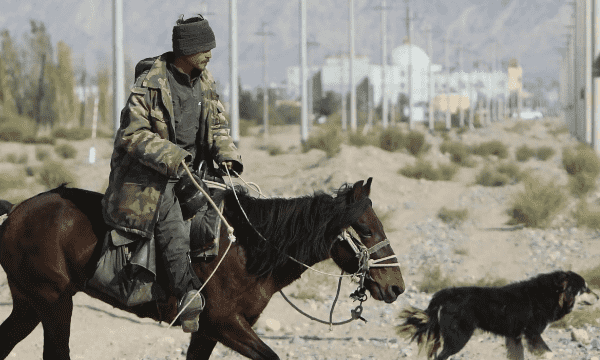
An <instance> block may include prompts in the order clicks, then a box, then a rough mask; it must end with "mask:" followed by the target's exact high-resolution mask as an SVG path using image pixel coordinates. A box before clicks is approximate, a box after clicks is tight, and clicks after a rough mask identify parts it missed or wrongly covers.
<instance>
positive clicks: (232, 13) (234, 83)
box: [229, 0, 240, 146]
mask: <svg viewBox="0 0 600 360" xmlns="http://www.w3.org/2000/svg"><path fill="white" fill-rule="evenodd" d="M237 35H238V29H237V0H229V84H230V85H229V87H230V88H231V90H230V96H229V114H230V117H231V137H232V139H233V142H234V144H235V145H236V146H238V145H239V142H240V100H239V84H238V45H237V43H238V39H237Z"/></svg>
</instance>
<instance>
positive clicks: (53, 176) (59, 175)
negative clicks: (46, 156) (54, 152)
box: [38, 162, 77, 189]
mask: <svg viewBox="0 0 600 360" xmlns="http://www.w3.org/2000/svg"><path fill="white" fill-rule="evenodd" d="M38 181H39V183H40V184H42V185H44V186H46V188H48V189H53V188H55V187H57V186H59V185H60V184H63V183H68V184H70V185H71V186H77V179H76V177H75V175H73V173H72V172H71V171H69V170H68V169H67V168H65V167H64V166H63V165H62V164H60V163H57V162H48V163H45V164H44V165H43V166H42V168H41V169H40V171H39V179H38Z"/></svg>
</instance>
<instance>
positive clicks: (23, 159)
mask: <svg viewBox="0 0 600 360" xmlns="http://www.w3.org/2000/svg"><path fill="white" fill-rule="evenodd" d="M28 159H29V157H28V156H27V154H21V155H17V154H15V153H10V154H7V155H6V157H5V158H4V160H5V161H6V162H9V163H11V164H27V160H28Z"/></svg>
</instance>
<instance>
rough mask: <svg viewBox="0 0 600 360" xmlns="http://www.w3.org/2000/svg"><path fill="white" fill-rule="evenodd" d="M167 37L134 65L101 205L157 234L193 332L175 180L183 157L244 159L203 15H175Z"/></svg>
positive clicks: (195, 308) (194, 311) (185, 235)
mask: <svg viewBox="0 0 600 360" xmlns="http://www.w3.org/2000/svg"><path fill="white" fill-rule="evenodd" d="M172 40H173V51H172V52H167V53H164V54H162V55H160V56H157V57H155V58H149V59H145V60H142V61H140V62H139V63H138V64H137V65H136V74H135V76H136V79H135V84H134V86H133V88H132V90H131V94H130V95H129V99H128V101H127V104H126V105H125V107H124V108H123V110H122V112H121V123H120V127H119V129H118V131H117V134H116V137H115V142H114V151H113V154H112V158H111V164H110V165H111V172H110V179H109V185H108V189H107V190H106V193H105V195H104V198H103V199H102V206H103V216H104V220H105V221H106V223H107V224H108V225H110V226H112V227H113V228H115V229H117V230H120V231H124V232H126V233H130V234H136V235H141V236H143V237H146V238H151V237H153V236H154V237H155V240H156V244H157V251H158V252H159V253H160V254H161V258H162V262H163V264H164V267H165V268H166V270H167V273H168V279H169V290H170V291H171V292H172V293H173V294H174V295H175V296H176V297H177V298H178V311H180V310H182V309H183V308H184V307H185V309H183V312H182V313H181V315H180V320H181V322H182V325H183V326H182V327H183V330H184V331H185V332H194V331H197V330H198V316H199V314H200V313H201V312H202V310H203V307H204V298H202V295H201V294H200V297H198V296H196V297H194V296H195V295H196V290H197V289H199V288H200V286H201V282H200V280H199V279H198V278H197V277H196V275H195V274H194V271H192V269H191V266H190V262H191V259H190V254H189V252H190V239H189V231H188V229H187V228H186V225H185V223H184V218H183V216H182V211H181V209H180V202H179V201H178V198H177V196H176V189H177V186H178V183H180V182H181V181H182V179H183V178H184V177H187V175H186V174H185V171H184V168H183V166H182V161H183V160H185V163H186V164H187V165H188V166H190V167H191V168H193V169H194V170H196V171H198V169H199V167H200V164H201V162H202V161H204V162H205V163H206V164H208V167H209V169H211V168H212V167H213V162H216V163H217V164H218V166H222V167H227V168H228V169H233V170H235V171H236V172H237V173H241V172H242V170H243V164H242V158H241V156H240V154H239V153H238V150H237V148H236V146H235V144H234V143H233V139H232V138H231V136H230V134H229V129H228V122H227V119H226V118H225V116H224V115H223V111H224V107H223V105H222V103H221V102H220V101H219V96H218V95H217V93H216V91H215V81H214V80H213V77H212V75H211V74H210V72H209V71H208V70H207V69H206V65H207V64H208V62H209V60H210V58H211V55H212V54H211V50H212V49H213V48H215V46H216V43H215V35H214V33H213V31H212V29H211V27H210V26H209V24H208V21H207V20H206V19H204V18H203V17H202V15H198V16H196V17H192V18H189V19H187V20H184V19H183V16H181V17H180V19H179V20H177V23H176V25H175V26H174V27H173V38H172ZM192 299H193V300H192ZM190 300H191V303H189V304H188V302H189V301H190ZM186 304H187V306H186Z"/></svg>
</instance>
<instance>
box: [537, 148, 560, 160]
mask: <svg viewBox="0 0 600 360" xmlns="http://www.w3.org/2000/svg"><path fill="white" fill-rule="evenodd" d="M554 153H555V151H554V149H553V148H551V147H550V146H540V147H539V148H538V149H537V150H536V153H535V157H537V158H538V159H539V160H542V161H546V160H548V159H550V158H551V157H552V156H554Z"/></svg>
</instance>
